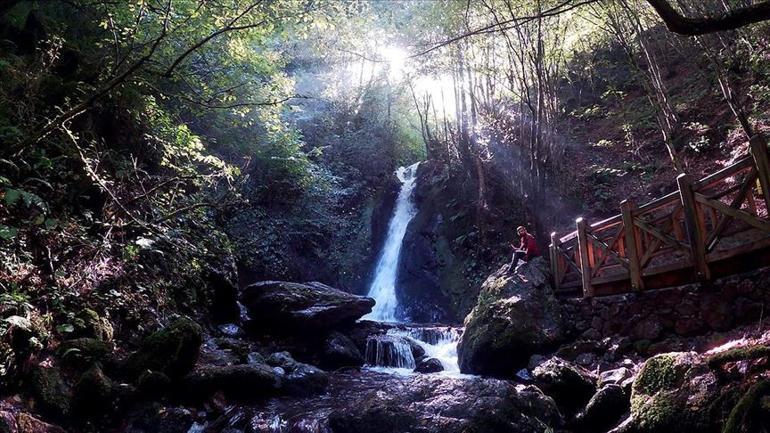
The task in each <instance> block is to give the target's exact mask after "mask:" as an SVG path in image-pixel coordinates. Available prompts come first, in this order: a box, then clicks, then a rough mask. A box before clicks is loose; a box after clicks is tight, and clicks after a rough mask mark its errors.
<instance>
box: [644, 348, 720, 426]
mask: <svg viewBox="0 0 770 433" xmlns="http://www.w3.org/2000/svg"><path fill="white" fill-rule="evenodd" d="M720 394H721V385H720V383H719V382H718V380H717V377H716V375H715V374H714V372H713V371H712V370H711V369H710V368H709V367H708V365H707V364H706V362H704V359H703V357H702V356H700V355H698V354H697V353H695V352H675V353H666V354H661V355H657V356H654V357H652V358H650V359H648V360H647V361H646V362H645V363H644V365H643V366H642V368H641V370H640V371H639V374H637V376H636V379H635V380H634V384H633V388H632V392H631V418H632V422H631V424H632V425H633V427H634V430H633V431H636V432H639V433H648V432H649V433H653V432H654V433H675V432H682V431H691V432H704V431H711V430H712V428H711V427H710V426H713V425H714V420H712V419H711V416H712V411H711V409H712V408H713V405H712V403H713V402H715V401H716V400H717V397H718V396H719V395H720Z"/></svg>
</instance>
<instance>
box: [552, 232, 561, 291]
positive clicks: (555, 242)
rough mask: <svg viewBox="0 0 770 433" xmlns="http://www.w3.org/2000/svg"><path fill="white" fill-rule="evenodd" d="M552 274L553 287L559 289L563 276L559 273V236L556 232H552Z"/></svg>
mask: <svg viewBox="0 0 770 433" xmlns="http://www.w3.org/2000/svg"><path fill="white" fill-rule="evenodd" d="M550 250H551V275H552V278H553V289H554V290H556V291H558V290H559V285H560V284H561V281H560V280H561V278H560V277H559V274H560V273H561V271H560V269H559V237H558V236H557V235H556V232H553V233H551V247H550Z"/></svg>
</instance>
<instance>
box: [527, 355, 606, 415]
mask: <svg viewBox="0 0 770 433" xmlns="http://www.w3.org/2000/svg"><path fill="white" fill-rule="evenodd" d="M532 377H533V378H534V380H535V384H536V385H537V386H538V387H539V388H540V389H542V390H543V392H545V393H546V394H548V395H549V396H550V397H552V398H553V399H554V401H556V404H557V405H558V406H559V409H560V410H561V411H562V413H565V414H568V415H572V414H575V413H576V412H577V411H579V410H580V409H581V408H583V407H584V406H585V404H586V403H588V401H589V400H590V399H591V396H593V395H594V393H595V392H596V377H594V376H593V375H592V374H591V373H589V372H588V371H586V370H584V369H583V368H581V367H579V366H577V365H574V364H571V363H569V362H567V361H565V360H563V359H559V358H555V357H554V358H550V359H548V360H546V361H544V362H543V363H541V364H540V365H538V366H537V367H535V369H534V370H532Z"/></svg>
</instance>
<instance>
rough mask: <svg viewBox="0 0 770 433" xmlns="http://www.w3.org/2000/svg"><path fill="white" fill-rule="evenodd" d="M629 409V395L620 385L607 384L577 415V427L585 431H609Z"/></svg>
mask: <svg viewBox="0 0 770 433" xmlns="http://www.w3.org/2000/svg"><path fill="white" fill-rule="evenodd" d="M628 409H629V400H628V396H627V395H626V394H625V392H623V389H622V388H621V387H620V385H605V386H604V387H602V388H600V389H599V391H597V392H596V394H594V396H593V397H591V400H589V401H588V404H587V405H586V407H585V409H583V410H582V411H581V412H580V413H578V415H577V416H576V419H575V426H576V429H577V430H579V431H583V432H600V431H607V430H609V429H610V428H611V427H612V426H614V425H616V424H617V423H618V421H620V419H621V417H622V416H623V414H625V413H626V411H628Z"/></svg>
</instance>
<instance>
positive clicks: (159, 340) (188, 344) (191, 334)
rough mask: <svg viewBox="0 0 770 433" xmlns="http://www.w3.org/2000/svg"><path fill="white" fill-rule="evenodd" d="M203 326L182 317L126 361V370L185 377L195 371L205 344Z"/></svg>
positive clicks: (137, 373)
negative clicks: (201, 349)
mask: <svg viewBox="0 0 770 433" xmlns="http://www.w3.org/2000/svg"><path fill="white" fill-rule="evenodd" d="M202 333H203V331H202V330H201V327H200V326H199V325H198V324H197V323H195V322H193V321H192V320H190V319H187V318H182V319H177V320H176V321H174V322H172V323H171V324H170V325H168V326H167V327H165V328H163V329H161V330H159V331H157V332H155V333H153V334H151V335H150V336H149V337H147V338H145V339H144V341H143V342H142V345H141V347H140V348H139V350H138V351H137V352H135V353H134V354H132V355H131V356H130V357H129V358H128V360H127V362H126V366H125V367H126V370H127V371H128V372H130V373H131V374H133V375H135V377H136V376H138V375H140V374H141V373H143V372H145V371H147V370H152V371H160V372H163V373H165V374H166V375H168V376H169V377H171V378H175V377H182V376H184V375H185V374H187V373H188V372H189V371H190V370H192V368H193V366H194V365H195V362H196V361H197V360H198V355H199V352H200V347H201V344H202Z"/></svg>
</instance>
